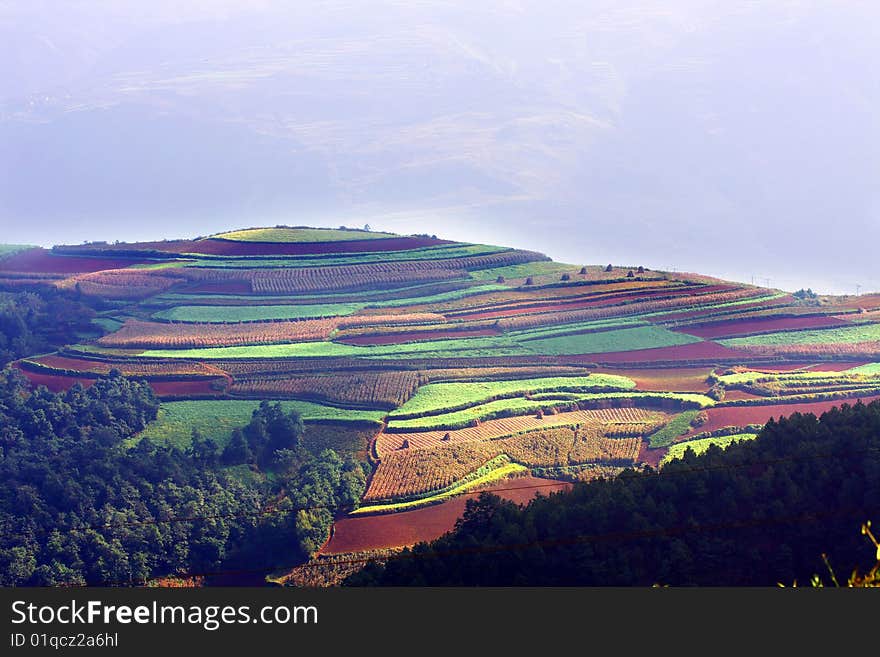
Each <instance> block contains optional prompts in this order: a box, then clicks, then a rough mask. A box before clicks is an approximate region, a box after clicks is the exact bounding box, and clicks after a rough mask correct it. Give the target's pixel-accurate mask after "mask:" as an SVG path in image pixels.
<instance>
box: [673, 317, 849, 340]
mask: <svg viewBox="0 0 880 657" xmlns="http://www.w3.org/2000/svg"><path fill="white" fill-rule="evenodd" d="M847 324H848V322H844V321H841V320H839V319H835V318H833V317H827V316H825V315H814V316H810V317H768V318H767V319H750V320H747V321H739V322H738V321H736V320H729V321H724V322H712V323H711V324H704V325H702V326H683V327H678V328H675V329H673V330H674V331H677V332H679V333H687V334H688V335H695V336H697V337H698V338H707V339H714V338H723V337H727V336H733V335H754V334H758V333H775V332H776V331H797V330H800V329H815V328H835V327H838V326H846V325H847Z"/></svg>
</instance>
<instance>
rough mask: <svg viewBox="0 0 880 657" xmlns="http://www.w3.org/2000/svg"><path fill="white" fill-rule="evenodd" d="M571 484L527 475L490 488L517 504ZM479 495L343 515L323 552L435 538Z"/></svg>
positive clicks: (388, 546) (407, 543)
mask: <svg viewBox="0 0 880 657" xmlns="http://www.w3.org/2000/svg"><path fill="white" fill-rule="evenodd" d="M570 487H571V484H569V483H567V482H562V481H555V480H552V479H539V478H537V477H531V476H528V477H517V478H515V479H508V480H506V481H501V482H496V483H493V484H492V485H491V487H490V488H489V489H488V490H490V491H492V492H493V493H494V494H496V495H498V496H499V497H502V498H504V499H506V500H511V501H512V502H516V503H517V504H527V503H528V502H530V501H531V500H532V498H533V497H534V496H535V495H538V494H544V495H547V494H549V493H552V492H558V491H561V490H567V489H569V488H570ZM478 494H479V491H473V492H470V493H467V494H464V495H459V496H457V497H454V498H452V499H450V500H449V501H447V502H443V503H441V504H435V505H433V506H426V507H423V508H421V509H413V510H412V511H400V512H398V513H391V514H387V515H376V516H363V517H358V516H351V517H347V518H342V519H341V520H337V521H336V524H335V525H334V527H333V537H332V538H331V539H330V541H328V543H327V545H325V546H324V548H323V549H322V550H321V554H325V555H327V554H343V553H347V552H363V551H365V550H378V549H383V548H391V547H403V546H406V545H415V544H416V543H419V542H421V541H432V540H434V539H435V538H439V537H440V536H442V535H443V534H445V533H446V532H448V531H450V530H452V528H453V527H454V526H455V521H456V520H458V519H459V518H460V517H461V515H462V513H464V509H465V505H466V504H467V500H468V499H472V498H475V497H476V496H477V495H478Z"/></svg>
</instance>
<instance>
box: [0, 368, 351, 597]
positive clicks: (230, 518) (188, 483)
mask: <svg viewBox="0 0 880 657" xmlns="http://www.w3.org/2000/svg"><path fill="white" fill-rule="evenodd" d="M158 406H159V404H158V402H157V400H156V399H155V397H154V396H153V392H152V390H151V389H150V387H149V386H148V385H147V384H146V383H145V382H138V381H131V380H129V379H127V378H125V377H123V376H121V374H120V373H119V372H118V371H114V372H111V373H110V375H109V376H107V377H103V378H102V379H100V380H99V381H97V382H96V383H95V384H94V385H93V386H91V387H89V388H88V389H84V388H83V387H82V386H80V385H78V384H77V385H74V386H73V387H72V388H71V389H70V390H68V391H67V392H65V393H60V394H54V393H51V392H49V391H47V390H46V389H45V388H44V387H40V388H38V389H37V390H35V391H33V392H31V391H29V390H28V388H27V386H26V382H25V380H24V379H23V377H22V375H21V373H20V372H18V371H16V370H13V369H7V370H5V371H3V372H2V374H0V456H2V458H0V527H2V533H0V585H4V586H12V585H47V586H53V585H78V584H94V585H98V584H138V583H144V582H147V581H149V580H151V579H152V578H156V577H160V576H166V575H188V574H203V573H214V572H218V571H225V570H234V569H242V568H247V569H251V570H254V571H256V572H259V571H260V570H261V569H268V568H270V567H271V566H273V565H275V564H276V563H277V561H278V559H279V555H284V559H286V560H287V563H290V562H291V561H295V560H296V559H305V558H307V557H308V555H309V554H310V553H311V552H313V551H314V550H315V549H317V548H318V547H319V546H320V545H321V544H322V543H323V541H324V540H326V538H327V536H328V532H329V528H330V524H331V522H332V518H333V514H334V512H335V510H336V509H337V508H338V507H340V506H353V505H354V504H356V501H357V500H358V499H359V498H360V496H361V494H362V492H363V489H364V482H365V472H364V468H363V467H362V465H361V464H360V463H359V462H357V461H355V460H354V459H352V458H351V457H346V458H342V457H340V456H339V455H337V453H336V452H334V451H333V450H329V449H318V448H314V447H313V448H310V447H309V446H308V445H307V444H306V443H305V442H304V441H303V440H302V436H303V435H304V431H305V430H304V428H303V424H302V422H301V421H300V418H299V417H298V416H296V415H295V414H286V415H285V414H284V413H283V411H282V410H281V408H280V406H279V405H277V404H276V405H271V404H268V403H263V404H262V405H261V406H260V407H259V408H258V409H256V410H255V411H254V413H253V417H252V419H251V421H250V423H249V424H248V425H247V426H245V427H243V428H242V429H241V430H239V431H237V432H236V436H237V440H236V441H235V444H236V445H237V446H238V447H239V448H240V449H238V451H236V450H234V449H232V450H230V449H227V450H225V451H223V452H220V451H219V450H218V449H217V447H216V443H215V442H214V441H213V440H212V439H211V437H210V436H204V437H203V436H199V435H196V436H194V438H195V440H194V441H193V447H192V448H191V449H189V450H187V451H186V452H184V451H181V450H178V449H176V448H173V447H168V446H160V445H155V444H153V443H151V442H150V441H148V440H140V441H134V443H133V444H132V442H130V441H127V439H129V438H130V437H131V436H133V435H134V434H136V433H137V432H138V431H140V430H141V429H143V428H144V426H145V425H146V423H148V422H149V421H150V420H152V419H154V418H155V416H156V412H157V409H158Z"/></svg>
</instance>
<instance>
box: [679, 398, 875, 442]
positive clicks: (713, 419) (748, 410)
mask: <svg viewBox="0 0 880 657" xmlns="http://www.w3.org/2000/svg"><path fill="white" fill-rule="evenodd" d="M875 399H880V395H874V396H870V397H863V398H862V402H864V403H866V404H867V403H868V402H871V401H874V400H875ZM855 403H856V400H855V399H834V400H830V401H820V402H807V403H803V404H767V405H764V406H728V407H721V408H710V409H708V410H707V411H706V414H707V415H708V416H709V419H708V421H707V422H706V423H705V424H702V425H701V426H699V427H697V428H696V429H693V430H691V431H690V432H688V434H686V435H688V436H689V435H693V434H695V433H702V432H704V431H715V430H716V429H722V428H724V427H734V426H744V425H746V424H765V423H766V422H767V421H768V420H769V419H770V418H774V419H778V418H779V417H780V416H782V417H787V416H789V415H791V414H792V413H813V414H814V415H816V416H819V415H821V414H822V413H824V412H825V411H827V410H829V409H831V408H833V407H835V406H840V405H842V404H850V405H852V404H855Z"/></svg>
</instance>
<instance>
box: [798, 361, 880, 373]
mask: <svg viewBox="0 0 880 657" xmlns="http://www.w3.org/2000/svg"><path fill="white" fill-rule="evenodd" d="M867 364H868V361H865V362H862V363H817V364H815V365H813V366H812V367H811V368H810V369H811V370H812V371H814V372H843V371H844V370H848V369H852V368H853V367H860V366H862V365H867Z"/></svg>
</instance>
